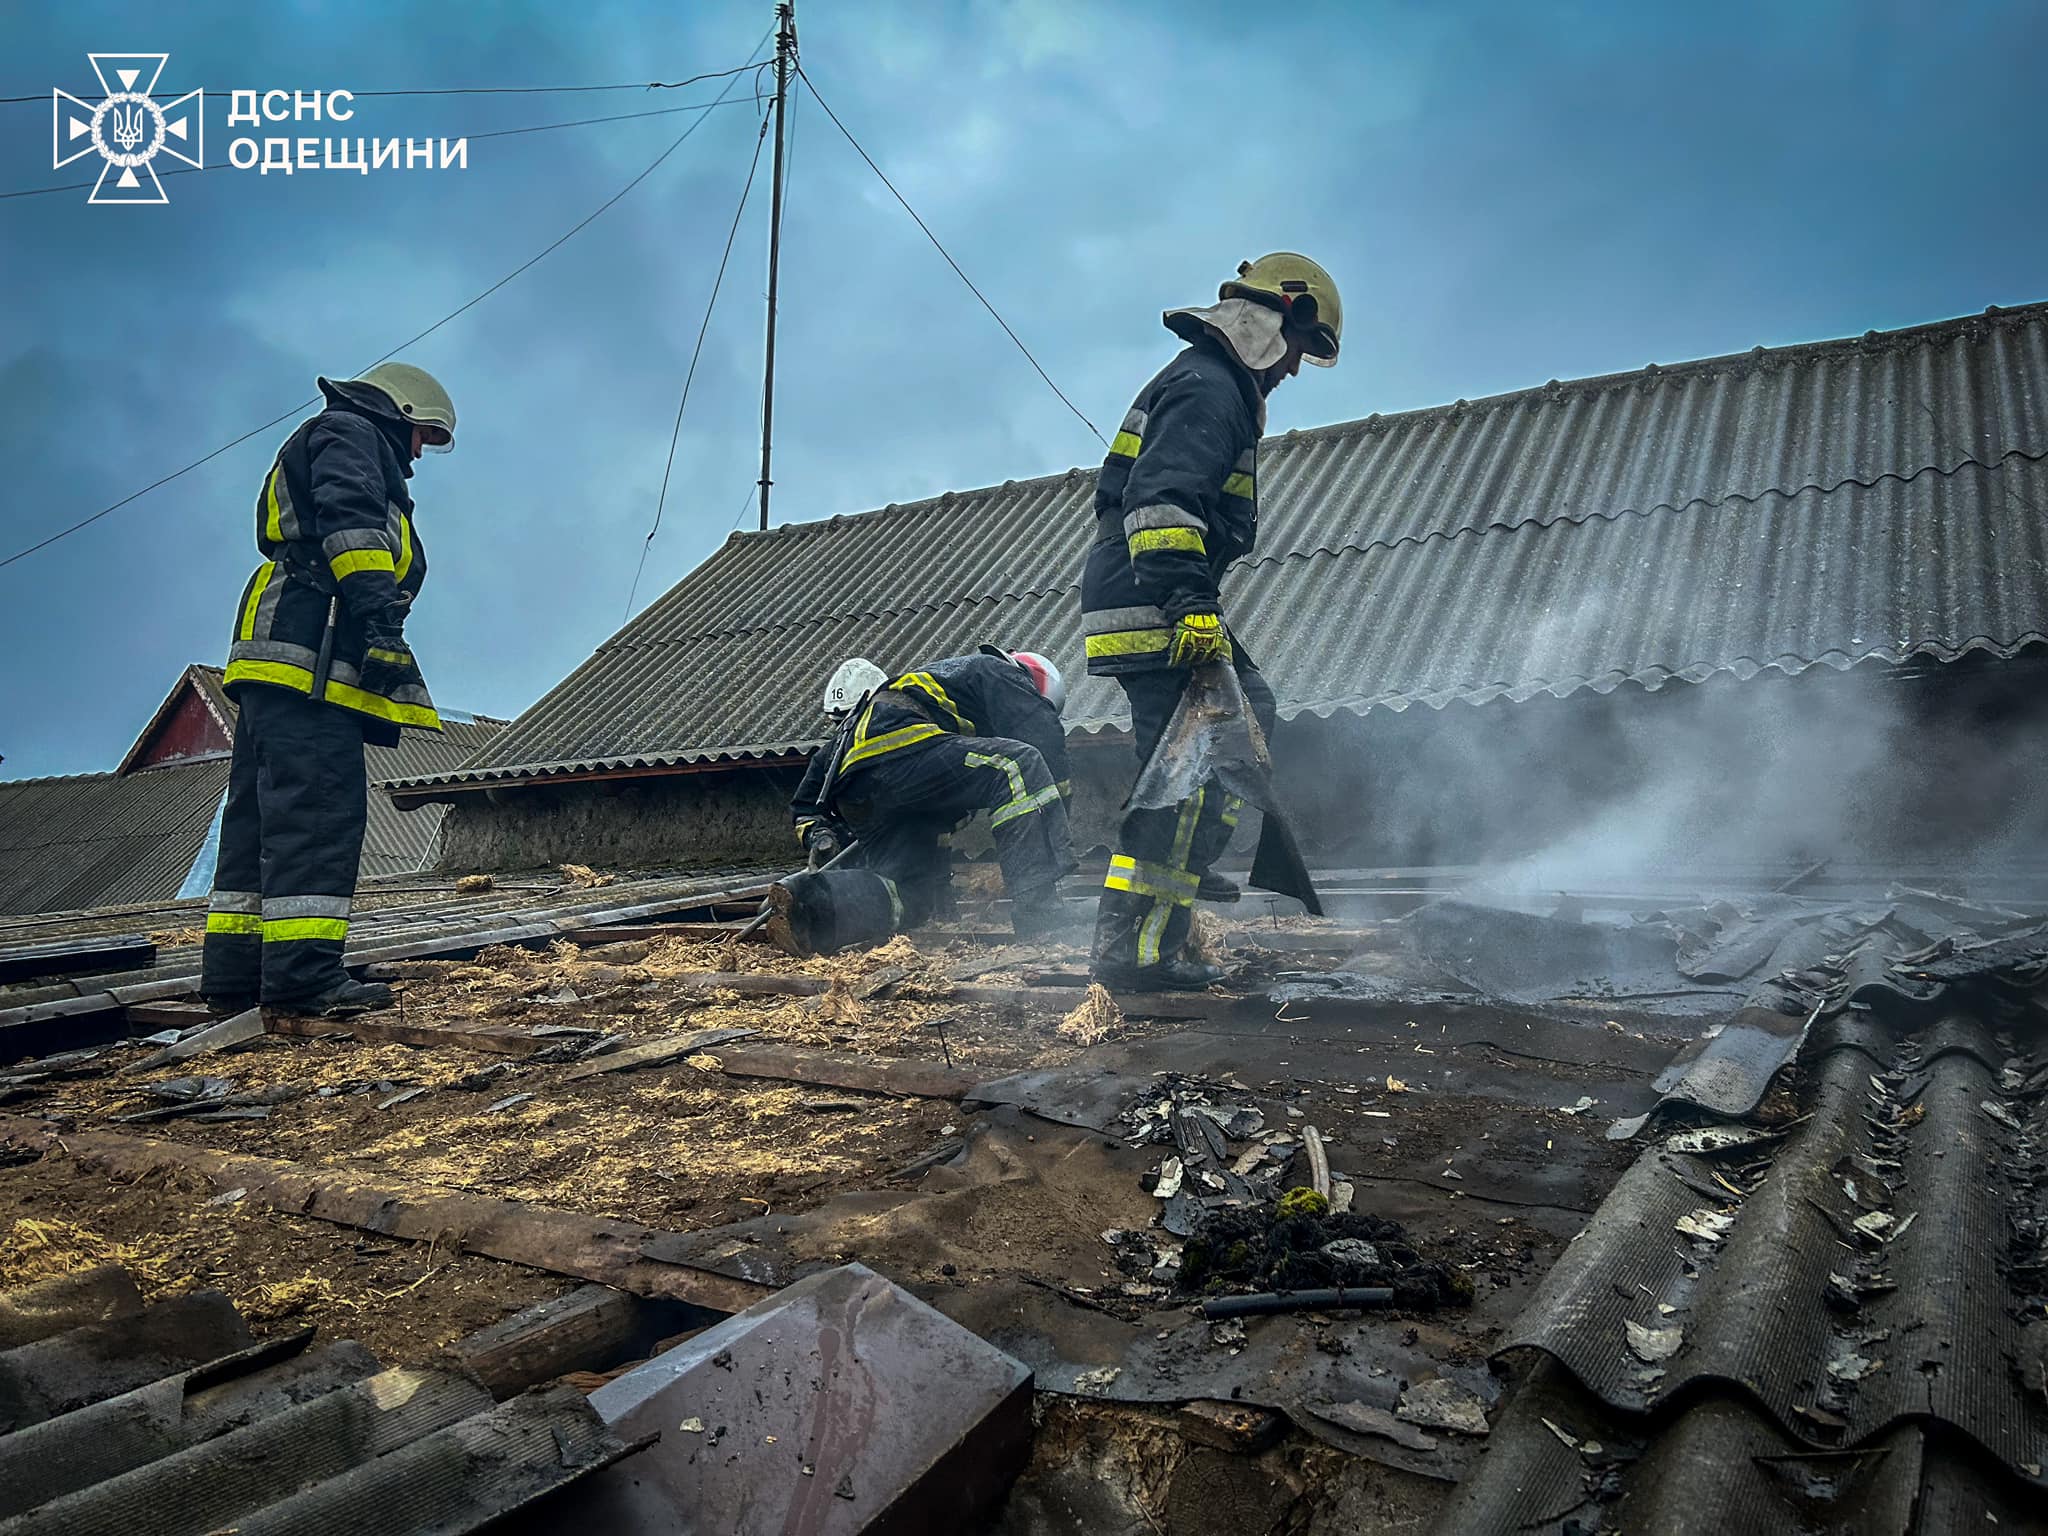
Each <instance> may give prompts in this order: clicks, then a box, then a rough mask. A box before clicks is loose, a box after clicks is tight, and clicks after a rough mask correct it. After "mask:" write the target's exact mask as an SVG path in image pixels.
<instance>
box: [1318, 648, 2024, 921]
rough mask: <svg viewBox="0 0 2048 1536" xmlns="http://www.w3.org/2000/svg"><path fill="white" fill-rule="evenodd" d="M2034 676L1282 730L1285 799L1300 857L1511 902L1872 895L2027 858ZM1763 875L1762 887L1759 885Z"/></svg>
mask: <svg viewBox="0 0 2048 1536" xmlns="http://www.w3.org/2000/svg"><path fill="white" fill-rule="evenodd" d="M2044 683H2048V667H2044V666H2042V665H2040V664H2039V663H2035V662H2015V663H1978V664H1972V663H1970V662H1965V663H1959V664H1955V665H1951V666H1940V665H1935V664H1931V663H1930V664H1927V665H1925V666H1916V667H1910V668H1891V667H1885V666H1882V665H1866V666H1863V667H1859V668H1857V669H1855V670H1853V671H1850V672H1847V673H1843V672H1838V671H1836V670H1834V669H1833V668H1830V667H1814V668H1811V669H1809V670H1808V671H1807V672H1805V673H1802V674H1800V675H1799V676H1797V677H1786V676H1784V675H1783V674H1781V673H1778V672H1776V671H1765V672H1762V673H1759V674H1758V675H1756V676H1755V677H1753V678H1750V679H1747V680H1743V679H1737V678H1733V677H1720V678H1715V679H1711V680H1709V681H1708V682H1706V683H1703V684H1699V685H1689V684H1683V683H1677V684H1670V685H1667V686H1666V687H1665V688H1663V689H1661V690H1659V691H1657V692H1655V693H1651V692H1647V691H1645V690H1643V689H1641V688H1639V687H1636V686H1633V685H1627V684H1625V685H1623V686H1622V687H1620V688H1617V689H1616V690H1614V691H1613V692H1612V693H1610V694H1606V695H1600V694H1594V693H1591V692H1581V693H1579V694H1576V695H1574V696H1572V697H1570V698H1567V699H1562V700H1560V699H1553V698H1550V697H1548V696H1543V697H1540V698H1537V699H1533V700H1529V701H1527V702H1524V703H1520V704H1513V703H1506V702H1502V701H1496V702H1492V703H1488V704H1483V705H1477V706H1472V705H1465V704H1451V705H1449V706H1447V707H1446V708H1444V709H1443V710H1440V711H1439V710H1432V709H1429V708H1427V707H1421V706H1417V707H1411V708H1409V709H1407V710H1405V711H1402V712H1399V713H1393V712H1375V713H1374V714H1372V715H1369V716H1366V717H1363V718H1360V717H1356V716H1341V715H1340V716H1336V717H1333V718H1332V719H1330V720H1329V721H1316V720H1313V719H1305V720H1300V721H1296V722H1294V723H1293V724H1292V725H1291V726H1290V727H1289V728H1288V732H1289V736H1288V737H1287V738H1286V739H1284V741H1283V743H1282V744H1281V746H1280V753H1279V755H1280V757H1281V761H1282V764H1283V773H1284V780H1283V788H1284V791H1285V792H1286V793H1288V794H1289V795H1290V796H1291V797H1293V800H1294V803H1296V804H1301V805H1304V806H1305V807H1307V809H1306V810H1305V811H1304V813H1303V814H1301V815H1300V817H1299V826H1298V830H1299V831H1300V832H1301V833H1302V835H1303V837H1304V841H1306V842H1308V843H1309V844H1310V845H1311V858H1312V860H1313V861H1314V862H1316V863H1318V864H1322V865H1325V866H1329V865H1332V864H1353V865H1364V866H1368V867H1389V866H1393V867H1400V866H1421V865H1435V866H1442V865H1487V866H1492V868H1490V869H1489V871H1488V878H1487V883H1488V884H1489V885H1492V886H1495V887H1498V888H1503V889H1519V890H1525V891H1559V890H1594V889H1601V888H1621V887H1626V886H1630V885H1638V886H1640V885H1643V884H1656V885H1667V884H1670V883H1673V882H1678V883H1682V884H1687V885H1707V886H1711V885H1712V884H1713V883H1715V881H1716V879H1717V878H1718V879H1720V880H1723V881H1725V882H1727V883H1729V884H1735V883H1744V884H1755V883H1757V882H1758V881H1762V882H1763V883H1765V884H1769V883H1775V880H1776V879H1778V878H1783V877H1784V876H1785V875H1787V874H1791V873H1796V872H1798V871H1799V870H1802V869H1804V868H1806V867H1808V866H1810V865H1813V864H1819V863H1822V862H1823V861H1825V862H1826V863H1827V865H1828V870H1829V873H1830V874H1831V875H1834V876H1838V877H1846V878H1857V877H1859V876H1862V877H1867V878H1869V879H1870V880H1871V881H1872V882H1874V883H1875V884H1877V885H1880V886H1881V885H1882V884H1883V883H1884V882H1885V881H1886V880H1888V879H1892V878H1898V877H1900V876H1905V875H1919V874H1930V873H1953V874H1957V875H1961V874H1966V873H1969V872H1972V871H1982V870H1984V869H1986V868H1989V867H1992V866H1996V865H2000V864H2010V863H2012V862H2013V861H2015V860H2018V859H2022V858H2030V859H2037V858H2038V854H2039V850H2040V849H2041V848H2042V847H2043V846H2044V837H2048V794H2044V791H2048V711H2044V710H2042V709H2041V708H2040V707H2039V706H2038V705H2037V704H2035V703H2034V702H2033V701H2035V700H2038V699H2040V698H2042V697H2044V696H2048V695H2044V692H2043V684H2044ZM1766 877H1768V878H1766Z"/></svg>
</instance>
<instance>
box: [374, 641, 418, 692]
mask: <svg viewBox="0 0 2048 1536" xmlns="http://www.w3.org/2000/svg"><path fill="white" fill-rule="evenodd" d="M419 676H420V673H419V664H418V663H417V662H415V661H414V660H413V656H412V652H411V651H410V650H409V649H408V648H407V647H406V644H405V642H404V641H403V640H400V641H397V642H395V643H386V644H383V645H378V644H372V645H371V646H370V648H369V649H368V650H366V651H365V652H363V690H364V691H365V692H366V693H374V694H377V695H378V696H380V697H382V698H390V697H391V696H392V694H393V693H395V692H396V691H397V690H398V689H400V688H403V687H405V686H406V685H407V684H417V683H418V682H419Z"/></svg>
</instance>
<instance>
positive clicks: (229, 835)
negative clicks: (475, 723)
mask: <svg viewBox="0 0 2048 1536" xmlns="http://www.w3.org/2000/svg"><path fill="white" fill-rule="evenodd" d="M368 794H369V790H368V786H367V783H366V781H365V779H364V776H363V725H362V719H361V717H360V716H357V715H353V714H350V713H349V712H348V711H346V710H341V709H336V708H335V707H334V706H332V705H330V704H316V703H314V702H313V701H312V700H311V699H308V698H302V697H301V696H299V695H298V694H295V693H288V692H286V691H285V690H284V689H282V688H266V687H247V688H244V689H243V690H242V692H241V718H240V719H239V720H238V721H237V722H236V725H235V755H234V760H233V762H232V763H231V764H230V765H229V768H228V798H227V804H226V805H225V807H223V809H222V812H221V825H220V857H219V860H218V862H217V863H216V864H215V865H214V871H213V901H212V904H211V906H210V909H209V910H208V912H207V916H206V948H205V957H204V961H203V963H202V968H201V976H200V983H199V989H200V991H201V992H202V993H203V994H204V995H205V996H207V997H210V998H221V999H239V998H260V999H261V1000H262V1001H263V1002H265V1003H270V1004H277V1005H289V1004H292V1003H297V1002H304V1001H307V1000H310V999H312V998H315V997H318V996H319V995H320V994H322V993H324V992H326V991H328V990H330V989H331V988H333V987H335V986H338V985H339V984H340V983H341V982H343V981H345V980H346V979H347V976H346V973H345V972H344V971H343V970H342V967H341V953H342V950H343V948H344V947H345V946H346V944H347V942H348V915H349V902H350V898H351V897H352V896H353V895H354V894H355V888H356V870H357V866H358V865H359V864H360V862H361V860H362V854H363V825H364V819H365V817H366V816H367V814H368V809H369V802H368Z"/></svg>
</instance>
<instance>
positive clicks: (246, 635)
mask: <svg viewBox="0 0 2048 1536" xmlns="http://www.w3.org/2000/svg"><path fill="white" fill-rule="evenodd" d="M276 574H277V562H276V561H275V560H272V561H270V562H269V563H268V564H266V565H265V566H264V567H263V569H262V570H260V571H258V572H257V573H256V576H255V579H254V580H253V581H251V582H250V583H249V601H248V602H246V603H244V604H243V605H242V623H241V626H240V628H238V629H237V630H236V631H235V638H236V639H237V640H254V639H255V638H256V605H257V604H258V603H260V602H262V601H263V593H264V591H265V589H266V588H268V587H269V585H270V578H271V577H273V576H275V575H276Z"/></svg>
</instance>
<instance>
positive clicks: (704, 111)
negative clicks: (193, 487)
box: [0, 37, 767, 569]
mask: <svg viewBox="0 0 2048 1536" xmlns="http://www.w3.org/2000/svg"><path fill="white" fill-rule="evenodd" d="M762 41H763V42H765V41H767V39H766V38H765V37H764V38H763V39H762ZM754 51H755V52H756V53H759V52H760V45H759V44H756V45H755V49H754ZM743 72H744V71H734V74H736V75H737V74H739V73H743ZM730 88H731V87H730V84H728V86H727V89H728V90H729V89H730ZM724 99H725V98H724V97H723V96H722V95H721V96H720V97H719V99H718V100H717V101H712V102H708V103H706V104H705V105H704V106H702V107H699V108H697V109H696V111H697V113H698V116H697V119H696V121H695V122H693V123H691V124H690V126H689V127H687V128H685V129H684V130H683V131H682V132H681V133H680V134H678V135H676V137H675V138H674V139H672V140H670V141H669V146H668V148H666V149H664V150H663V151H662V152H661V153H660V154H658V155H656V156H655V157H654V159H653V160H651V161H649V162H648V164H647V167H646V169H644V170H642V171H641V172H640V174H639V175H637V176H635V177H634V178H633V179H632V180H631V181H629V182H627V183H626V184H625V185H624V186H623V187H621V188H619V190H618V191H616V192H614V193H613V194H612V195H611V196H610V197H608V198H606V199H605V200H604V201H603V202H602V203H600V204H598V205H597V207H596V208H594V209H592V210H591V211H590V212H589V213H588V214H586V215H585V216H584V217H583V218H582V219H581V220H579V221H578V222H577V223H576V224H574V225H573V226H571V227H570V229H569V230H568V231H567V233H565V234H563V235H561V236H559V237H557V238H556V239H555V240H554V241H553V242H552V243H551V244H549V245H547V246H546V247H545V248H543V249H542V250H541V251H539V252H538V253H537V254H535V255H533V256H531V257H529V258H528V259H527V260H525V261H524V262H521V263H520V264H519V265H518V266H516V267H514V268H513V269H512V270H511V271H510V272H507V273H506V274H505V275H504V276H503V277H501V278H499V279H498V280H497V281H496V282H495V283H493V284H491V286H490V287H488V288H486V289H485V290H484V291H483V292H482V293H480V294H478V295H477V296H476V297H475V298H473V299H471V300H469V302H468V303H466V304H463V305H462V306H460V307H459V308H457V309H453V310H450V311H449V312H448V313H447V314H445V315H443V316H442V317H441V318H440V319H438V320H436V321H435V322H434V323H433V324H432V325H430V326H428V327H427V328H426V329H425V330H423V331H421V332H419V333H418V334H417V335H415V336H410V337H408V338H407V339H406V340H404V341H401V342H400V343H399V344H398V345H397V346H395V347H392V348H390V349H389V350H388V351H386V352H385V353H384V354H383V355H382V356H380V357H378V358H377V359H376V361H375V362H372V363H370V364H368V365H367V366H369V367H372V368H374V367H375V366H376V365H377V363H381V362H384V361H386V360H387V359H389V358H392V357H395V356H397V355H398V354H399V353H400V352H403V351H404V350H405V349H406V348H407V347H410V346H412V345H413V344H414V343H415V342H420V341H424V340H425V339H426V338H427V337H429V336H431V335H433V334H434V332H436V331H438V330H440V329H441V327H442V326H444V325H446V324H448V322H449V321H451V320H454V319H455V318H457V317H458V316H460V315H462V314H465V313H467V312H468V311H469V310H472V309H474V308H476V306H477V305H479V304H481V303H482V302H483V301H484V300H485V299H488V298H489V297H490V296H491V295H492V294H494V293H496V292H497V291H498V290H499V289H500V288H503V287H504V286H505V285H506V284H507V283H509V282H511V281H512V280H513V279H514V278H516V277H518V276H519V275H520V274H522V273H524V272H526V271H528V270H529V269H530V268H532V267H533V266H535V265H536V264H537V263H539V262H540V261H542V260H544V259H545V258H547V257H548V256H551V255H553V254H554V253H555V252H556V251H558V250H560V249H561V248H562V247H563V246H564V245H567V244H568V243H569V242H570V241H571V240H573V239H574V238H575V237H576V236H577V235H579V234H581V233H582V232H583V231H584V230H585V229H588V228H589V227H590V225H591V224H592V223H594V222H595V221H596V220H597V219H598V218H599V217H600V216H601V215H602V214H604V213H605V212H606V211H607V210H608V209H610V208H611V207H612V205H613V204H615V203H617V202H618V201H619V200H620V199H621V198H623V197H624V196H625V195H626V194H627V193H628V192H631V191H632V190H633V189H634V188H635V187H637V186H639V185H640V183H641V182H643V181H645V180H646V179H647V178H648V177H649V176H651V175H653V174H654V172H655V170H656V169H657V168H659V167H660V165H661V163H662V162H663V161H664V160H666V159H668V157H669V156H670V155H672V154H674V153H675V152H676V151H677V150H678V149H680V148H681V147H682V145H683V143H684V141H685V140H687V139H688V138H689V137H690V135H691V134H693V133H695V132H696V131H697V130H698V129H699V128H701V127H703V126H704V120H705V119H706V118H708V117H709V116H710V115H711V109H712V108H713V107H716V106H719V105H721V104H722V103H723V102H724ZM318 403H319V402H318V400H317V399H316V400H306V401H302V402H300V403H299V404H298V405H295V406H293V407H292V408H291V409H290V410H288V411H285V412H284V413H283V414H281V415H278V416H273V417H271V419H270V420H269V421H266V422H264V423H263V425H261V426H259V427H252V428H250V429H249V430H248V431H247V432H244V433H243V434H242V435H241V436H239V437H237V438H234V439H232V440H230V441H228V442H225V443H222V444H221V445H220V446H219V447H218V448H216V449H214V450H213V451H212V452H211V453H207V454H203V455H201V456H200V457H199V458H196V459H194V460H193V461H192V462H191V463H189V464H186V465H184V466H183V467H181V468H179V469H174V470H172V471H171V472H170V473H169V474H167V475H165V476H163V477H162V478H161V479H158V480H152V481H151V482H150V483H149V484H148V485H145V486H144V487H143V488H142V489H141V490H139V491H132V492H130V493H129V494H128V495H126V496H123V497H122V498H121V499H120V500H119V501H117V502H114V503H112V504H111V505H109V506H105V507H102V508H100V510H99V511H97V512H95V513H93V514H92V515H91V516H89V517H82V518H80V519H79V520H78V521H77V522H75V523H73V524H72V525H71V526H70V527H68V528H63V529H60V530H59V531H57V532H56V533H53V534H51V535H50V536H49V537H48V538H46V539H42V540H40V541H39V542H37V543H34V544H31V545H29V546H28V547H27V548H26V549H21V550H17V551H15V552H14V553H13V554H11V555H9V556H7V557H6V558H5V559H0V569H5V568H6V567H8V566H10V565H12V564H14V562H15V561H17V560H24V559H26V558H27V557H28V556H30V555H32V554H34V553H36V552H37V551H38V550H42V549H47V548H49V547H50V546H51V545H52V544H55V543H56V542H57V541H58V540H60V539H66V538H69V537H70V536H71V535H72V534H74V533H77V532H78V531H79V530H80V529H82V528H89V527H91V526H92V525H93V524H94V523H96V522H98V521H99V520H100V519H101V518H103V517H106V516H107V515H108V514H110V513H113V512H118V511H120V510H121V508H123V507H125V506H127V505H128V504H129V503H130V502H132V501H136V500H138V499H140V498H141V497H144V496H147V495H148V494H149V493H150V492H151V491H153V490H156V489H157V488H158V487H159V486H164V485H169V484H170V483H171V482H172V481H173V480H176V479H178V478H179V477H180V476H182V475H188V474H190V473H191V472H192V471H193V470H195V469H197V468H199V467H200V466H201V465H202V464H207V463H211V462H212V461H213V460H214V459H217V458H219V457H220V456H221V455H222V454H224V453H226V452H227V451H228V450H229V449H230V448H234V447H238V446H239V445H241V444H243V443H246V442H247V441H248V440H249V439H250V438H252V437H254V436H256V435H257V434H258V433H260V432H267V431H269V430H270V429H271V428H272V427H274V426H277V425H278V424H279V423H280V422H284V421H288V420H290V419H291V418H292V417H293V416H295V415H297V414H299V413H300V412H301V411H305V410H308V409H310V408H311V407H313V406H315V405H317V404H318Z"/></svg>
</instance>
